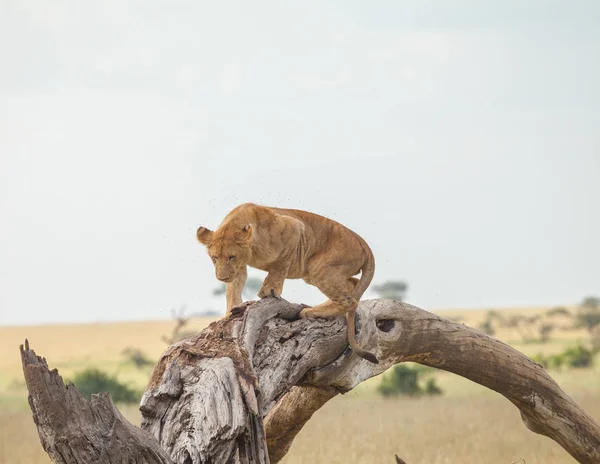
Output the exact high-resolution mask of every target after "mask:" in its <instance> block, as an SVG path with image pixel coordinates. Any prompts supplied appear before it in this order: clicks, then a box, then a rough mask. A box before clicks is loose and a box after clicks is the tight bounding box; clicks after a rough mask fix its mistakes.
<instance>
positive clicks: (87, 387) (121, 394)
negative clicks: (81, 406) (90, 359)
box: [71, 368, 142, 403]
mask: <svg viewBox="0 0 600 464" xmlns="http://www.w3.org/2000/svg"><path fill="white" fill-rule="evenodd" d="M71 382H73V384H75V386H76V387H77V390H79V391H80V392H81V394H82V395H84V396H86V397H88V398H89V397H90V396H91V395H92V393H101V392H108V393H109V394H110V397H111V399H112V400H113V401H114V402H115V403H137V402H139V401H140V398H141V396H142V395H141V393H140V392H137V391H135V390H133V389H132V388H130V387H128V386H127V385H126V384H124V383H121V382H119V381H118V380H117V378H116V377H113V376H110V375H108V374H107V373H106V372H102V371H101V370H99V369H95V368H90V369H86V370H84V371H81V372H79V373H77V374H75V377H74V378H73V380H72V381H71Z"/></svg>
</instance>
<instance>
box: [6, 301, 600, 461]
mask: <svg viewBox="0 0 600 464" xmlns="http://www.w3.org/2000/svg"><path fill="white" fill-rule="evenodd" d="M546 309H547V308H538V309H531V308H515V309H511V310H504V311H501V313H502V314H503V315H506V316H510V315H515V314H526V315H532V314H537V313H542V312H543V311H545V310H546ZM438 314H440V315H442V316H444V317H448V318H451V319H455V320H459V321H461V322H464V323H466V324H467V325H470V326H474V327H477V326H479V325H480V324H481V322H482V321H483V320H485V318H486V314H487V312H486V311H484V310H478V311H474V310H465V311H438ZM211 320H212V319H208V318H205V319H194V320H192V321H191V322H190V324H189V325H188V326H187V327H186V330H201V329H202V328H203V327H205V326H206V325H208V323H210V321H211ZM174 324H175V323H174V322H173V321H155V322H128V323H102V324H83V325H48V326H40V327H34V326H28V327H0V463H6V464H20V463H23V464H39V463H49V462H50V460H49V458H48V457H47V455H46V453H45V452H44V451H43V449H42V447H41V445H40V443H39V439H38V436H37V431H36V429H35V425H34V424H33V421H32V419H31V411H30V410H29V407H28V405H27V399H26V397H27V394H26V390H25V386H24V382H23V374H22V369H21V364H20V357H19V349H18V348H19V345H20V344H21V343H23V341H24V339H25V338H28V339H29V341H30V343H31V347H32V348H33V349H34V350H36V352H37V353H38V354H40V355H42V356H44V357H45V358H46V359H47V361H48V364H49V365H50V367H51V368H58V370H59V372H60V374H61V375H62V376H63V378H66V379H70V378H72V377H73V375H74V374H75V373H76V372H77V371H80V370H82V369H84V368H87V367H97V368H99V369H102V370H104V371H106V372H108V373H110V374H115V375H116V376H117V377H118V378H119V380H121V381H125V382H127V383H129V384H130V385H132V386H133V387H135V388H137V389H139V390H143V388H144V386H145V383H146V380H147V378H148V375H149V372H150V370H151V366H150V367H144V368H142V369H138V368H136V367H135V365H134V364H133V363H132V362H131V361H128V360H127V359H126V358H125V357H124V356H123V354H122V351H123V349H125V348H127V347H134V348H138V349H140V350H141V351H142V352H143V353H144V354H145V355H146V356H147V357H148V358H149V359H150V360H151V361H152V362H155V361H156V360H157V359H158V357H159V356H160V354H161V353H162V351H163V350H164V349H165V348H166V347H167V344H166V343H165V342H164V341H163V340H162V339H161V337H162V336H165V335H166V336H168V335H170V333H171V331H172V329H173V327H174ZM559 325H560V321H559ZM565 325H566V321H565ZM495 336H496V337H497V338H499V339H501V340H503V341H505V342H506V343H509V344H510V345H512V346H514V347H515V348H516V349H518V350H520V351H522V352H523V353H525V354H527V355H529V356H535V355H537V354H539V353H544V354H545V355H549V354H556V353H559V352H561V351H563V350H564V349H565V348H566V347H568V346H572V345H574V344H575V343H577V341H578V340H585V338H586V336H587V333H586V332H585V331H584V330H556V331H555V332H553V333H552V335H551V337H550V340H549V341H548V342H546V343H539V342H527V343H524V342H523V340H522V334H521V333H519V332H518V331H516V330H515V329H514V328H502V329H498V330H497V331H496V334H495ZM599 364H600V359H596V366H595V367H593V368H588V369H574V368H565V367H563V368H561V369H560V370H550V374H551V375H552V376H553V377H554V378H555V380H556V381H557V382H558V383H559V384H560V385H561V387H562V388H563V389H564V390H565V391H566V392H567V393H569V394H570V395H571V396H573V398H574V399H575V400H576V401H577V402H578V403H579V404H580V405H581V406H582V407H583V408H584V409H585V410H586V411H587V412H588V413H589V414H590V415H592V416H593V417H594V418H595V419H597V420H599V421H600V366H599ZM434 377H435V380H436V382H437V384H438V385H439V386H440V387H441V389H442V390H443V392H444V394H443V395H442V396H438V397H421V398H418V399H409V398H404V397H402V398H398V399H384V398H382V397H381V396H379V394H378V393H377V385H378V384H379V382H380V379H381V377H376V378H373V379H370V380H368V381H366V382H363V383H362V384H361V385H359V386H358V387H357V388H356V389H355V390H353V391H352V392H350V393H348V394H346V395H343V396H338V397H336V398H334V399H333V400H331V401H330V402H329V403H327V404H326V405H325V406H324V407H323V408H322V409H321V410H319V411H317V412H316V413H315V415H314V416H313V418H312V419H311V420H310V421H309V422H308V424H307V425H306V426H305V427H304V429H303V430H302V431H301V432H300V433H299V435H298V437H297V438H296V441H295V442H294V444H293V446H292V449H291V450H290V453H289V454H288V456H287V457H286V458H285V460H284V463H285V464H301V463H302V464H304V463H340V464H341V463H344V464H346V463H393V462H395V461H394V454H397V455H398V456H400V457H401V458H402V459H404V460H405V461H406V462H407V463H409V464H415V463H428V464H442V463H481V464H485V463H507V464H512V463H523V464H535V463H539V464H541V463H573V462H575V461H574V460H573V459H572V458H571V457H570V456H569V455H568V454H567V453H566V452H565V451H563V450H562V448H561V447H560V446H558V445H557V444H556V443H554V442H553V441H551V440H550V439H548V438H545V437H542V436H539V435H536V434H534V433H532V432H530V431H529V430H527V429H526V428H525V426H524V425H523V424H522V422H521V420H520V416H519V412H518V411H517V409H516V408H515V407H514V406H512V404H510V403H509V402H508V401H507V400H505V399H504V398H503V397H501V396H500V395H498V394H496V393H494V392H492V391H489V390H487V389H485V388H483V387H480V386H479V385H476V384H474V383H472V382H470V381H468V380H465V379H463V378H460V377H458V376H455V375H453V374H449V373H446V372H442V371H437V372H435V374H434ZM120 409H121V411H122V412H123V413H124V414H125V416H126V417H127V418H128V419H129V420H130V421H132V422H133V423H135V424H139V420H140V417H139V412H138V411H137V407H136V406H135V405H133V406H120Z"/></svg>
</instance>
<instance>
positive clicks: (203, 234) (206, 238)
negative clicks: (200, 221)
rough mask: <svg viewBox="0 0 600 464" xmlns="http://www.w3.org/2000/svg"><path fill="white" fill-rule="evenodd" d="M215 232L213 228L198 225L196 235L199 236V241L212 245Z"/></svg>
mask: <svg viewBox="0 0 600 464" xmlns="http://www.w3.org/2000/svg"><path fill="white" fill-rule="evenodd" d="M213 235H214V232H213V231H212V230H209V229H207V228H206V227H202V226H200V227H198V230H197V231H196V237H198V241H199V242H200V243H201V244H202V245H206V246H208V245H210V244H211V242H212V240H213Z"/></svg>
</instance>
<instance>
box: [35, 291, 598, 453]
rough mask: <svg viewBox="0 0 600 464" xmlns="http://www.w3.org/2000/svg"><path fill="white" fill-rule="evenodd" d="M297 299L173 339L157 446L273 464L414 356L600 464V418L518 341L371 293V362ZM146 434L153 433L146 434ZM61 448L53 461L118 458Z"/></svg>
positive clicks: (46, 437)
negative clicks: (476, 387) (62, 454)
mask: <svg viewBox="0 0 600 464" xmlns="http://www.w3.org/2000/svg"><path fill="white" fill-rule="evenodd" d="M301 309H302V306H300V305H295V304H292V303H288V302H287V301H285V300H277V299H274V298H266V299H263V300H260V301H258V302H250V303H246V304H244V305H242V306H241V307H240V308H237V309H235V310H234V313H233V314H232V316H231V317H230V318H229V319H227V320H224V319H223V320H219V321H215V322H213V323H212V324H211V325H210V326H209V327H207V328H206V329H205V330H203V331H202V332H201V333H199V334H196V335H193V336H190V337H188V338H186V339H184V340H181V341H179V342H178V343H176V344H174V345H172V346H171V347H169V348H168V349H167V351H165V353H163V355H162V357H161V359H160V361H159V363H158V365H157V366H156V367H155V369H154V372H153V374H152V377H151V379H150V382H149V384H148V387H147V389H146V392H145V394H144V396H143V398H142V401H141V406H140V410H141V412H142V417H143V420H142V429H144V430H145V431H148V432H150V433H151V435H153V436H154V437H155V438H156V440H157V441H158V442H156V441H155V442H154V448H152V450H156V449H157V448H158V449H159V450H161V449H162V450H164V451H165V452H166V454H167V455H168V456H170V458H171V459H172V460H173V461H174V462H176V463H178V464H179V463H181V464H195V463H208V462H224V463H240V464H246V463H259V464H260V463H268V462H271V463H276V462H278V461H279V460H280V459H281V458H282V457H283V456H284V455H285V454H286V453H287V451H288V450H289V448H290V446H291V444H292V442H293V440H294V438H295V436H296V434H297V433H298V432H299V431H300V430H301V428H302V427H303V425H304V424H305V423H306V422H307V421H308V420H309V419H310V417H311V416H312V414H313V413H314V412H315V411H316V410H317V409H319V408H320V407H321V406H322V405H323V404H325V403H326V402H327V401H328V400H329V399H331V398H332V397H334V396H335V395H336V394H338V393H340V392H341V393H344V392H346V391H348V390H350V389H352V388H354V387H355V386H356V385H357V384H358V383H360V382H362V381H363V380H365V379H367V378H369V377H372V376H374V375H377V374H379V373H381V372H383V371H384V370H385V369H387V368H389V367H390V366H392V365H393V364H395V363H398V362H403V361H414V362H419V363H421V364H425V365H429V366H432V367H436V368H439V369H444V370H447V371H450V372H454V373H456V374H458V375H461V376H463V377H466V378H468V379H470V380H472V381H474V382H477V383H480V384H481V385H484V386H486V387H488V388H491V389H493V390H495V391H497V392H499V393H500V394H502V395H504V396H505V397H506V398H507V399H509V400H510V401H511V402H512V403H513V404H514V405H515V406H517V407H518V408H519V410H520V411H521V415H522V417H523V420H524V422H525V424H526V425H527V427H529V428H530V429H531V430H533V431H534V432H537V433H541V434H543V435H546V436H548V437H550V438H552V439H553V440H555V441H556V442H558V443H559V444H560V445H561V446H562V447H563V448H565V449H566V450H567V451H568V452H569V453H570V454H571V455H572V456H573V457H574V458H575V459H576V460H577V461H578V462H580V463H590V464H591V463H598V462H600V427H599V426H598V424H597V423H596V422H594V420H593V419H592V418H591V417H590V416H588V415H587V414H586V413H585V412H584V411H583V410H582V409H581V408H579V406H578V405H577V404H576V403H575V402H574V401H573V400H572V399H571V398H570V397H569V396H568V395H566V394H565V393H564V392H563V391H562V390H561V389H560V388H559V387H558V385H557V384H556V383H555V382H554V380H553V379H552V378H551V377H550V376H549V375H548V374H547V373H546V371H544V369H543V368H542V367H541V366H539V365H537V364H536V363H535V362H533V361H532V360H531V359H529V358H528V357H526V356H525V355H523V354H521V353H519V352H518V351H516V350H514V349H513V348H511V347H510V346H508V345H506V344H504V343H502V342H500V341H498V340H496V339H494V338H491V337H488V336H487V335H485V334H483V333H482V332H480V331H478V330H475V329H472V328H469V327H466V326H464V325H462V324H456V323H454V322H451V321H448V320H446V319H443V318H440V317H438V316H435V315H434V314H431V313H429V312H427V311H424V310H422V309H419V308H416V307H414V306H411V305H408V304H404V303H399V302H396V301H393V300H367V301H363V302H361V304H360V306H359V309H358V311H357V338H358V340H359V343H360V344H361V346H363V347H364V348H365V349H368V350H369V351H372V352H374V353H376V355H377V358H378V359H379V360H380V364H372V363H369V362H368V361H366V360H364V359H362V358H359V357H357V356H356V355H354V354H353V353H352V351H351V350H350V349H349V348H348V345H347V341H346V326H345V319H344V318H343V317H340V318H336V319H316V320H314V319H313V320H304V319H300V320H299V319H297V316H298V313H299V312H300V310H301ZM27 352H28V350H25V353H27ZM26 357H27V356H25V355H24V357H23V359H24V361H23V362H24V366H25V359H26ZM44 366H45V363H44ZM46 370H47V369H46ZM54 372H55V371H54ZM55 376H56V377H58V375H57V374H56V373H55ZM25 377H26V380H27V379H28V374H27V371H26V374H25ZM29 378H31V374H29ZM58 378H59V377H58ZM59 379H60V378H59ZM37 382H38V384H39V380H38V381H37ZM30 383H31V382H30V380H27V385H28V388H29V391H30V395H31V397H32V398H33V399H32V400H30V402H31V404H32V410H33V411H34V417H37V418H38V419H36V420H37V421H38V423H40V421H45V422H44V423H45V424H46V426H45V427H40V426H38V431H39V432H40V439H41V440H42V443H43V444H44V447H45V449H49V448H47V446H48V445H47V443H51V444H52V443H55V442H56V441H57V438H56V437H57V436H64V435H61V434H62V429H61V427H63V428H64V426H62V425H60V424H53V423H51V421H50V420H49V419H48V418H47V417H45V416H47V415H48V414H47V412H46V411H47V410H48V411H49V410H50V408H59V407H64V405H63V404H62V403H60V402H59V406H57V405H54V406H53V405H52V404H51V401H49V402H45V403H44V402H43V401H40V400H39V399H38V400H35V398H36V397H39V396H41V397H44V396H48V394H47V393H44V388H43V385H41V384H40V385H38V386H37V387H35V388H32V385H30ZM34 383H35V382H34ZM60 385H62V381H61V382H60ZM62 388H63V389H64V386H63V387H62ZM69 390H74V389H73V387H69ZM93 398H94V397H93ZM104 398H106V397H104ZM107 400H108V399H107ZM78 401H80V400H78ZM82 401H85V400H83V399H82ZM96 401H98V400H96ZM93 402H94V399H92V403H93ZM63 403H64V401H63ZM78 404H80V403H78ZM34 406H35V408H34ZM111 406H112V405H111ZM88 407H89V405H88ZM113 409H114V408H113ZM114 411H116V410H114ZM65 414H67V413H65ZM65 414H63V416H62V417H63V419H64V418H66V417H67V416H65ZM113 414H114V413H113ZM116 414H118V412H116ZM116 414H115V415H116ZM117 417H120V414H119V415H118V416H117ZM92 418H93V417H91V418H90V417H88V416H86V419H85V420H87V419H92ZM122 421H124V419H122V417H120V419H119V424H121V422H122ZM78 422H81V423H83V422H84V418H82V419H81V420H80V421H78ZM90 424H92V425H90V427H92V428H94V427H97V426H98V425H97V424H95V423H92V422H90ZM80 426H81V425H80ZM133 429H135V428H134V427H133V426H129V427H125V426H120V429H119V433H120V434H124V435H122V437H121V438H120V440H121V441H123V442H129V440H130V438H129V437H134V438H133V440H134V443H138V442H135V440H136V439H137V440H141V438H139V437H137V436H136V435H135V434H134V430H133ZM57 432H60V433H57ZM99 434H100V435H101V433H100V432H99ZM140 437H142V438H143V439H144V440H147V439H148V434H146V435H140ZM113 441H114V440H113ZM65 443H66V444H67V445H68V446H69V448H70V449H73V448H77V447H79V446H80V442H78V441H74V440H73V441H72V440H71V439H70V438H68V437H67V438H66V440H65ZM115 443H117V444H118V443H119V440H116V441H115ZM140 443H141V441H140ZM157 445H159V446H157ZM150 446H151V445H150V444H148V447H150ZM49 454H51V453H50V451H49ZM153 455H156V456H160V457H161V459H163V458H162V456H163V455H160V454H156V453H155V452H154V454H153ZM55 456H56V454H54V455H53V454H51V457H53V459H55V461H56V462H68V463H71V462H73V463H78V462H122V461H94V460H88V461H77V460H65V459H63V460H62V461H60V460H56V457H55ZM124 462H127V461H124ZM132 462H170V461H160V460H155V461H132Z"/></svg>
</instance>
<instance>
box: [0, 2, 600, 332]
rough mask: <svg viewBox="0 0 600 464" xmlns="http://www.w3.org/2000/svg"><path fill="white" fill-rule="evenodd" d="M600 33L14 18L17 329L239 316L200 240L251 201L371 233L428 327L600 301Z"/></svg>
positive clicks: (10, 179)
mask: <svg viewBox="0 0 600 464" xmlns="http://www.w3.org/2000/svg"><path fill="white" fill-rule="evenodd" d="M599 16H600V3H599V2H597V0H590V1H577V0H573V1H568V2H567V1H549V0H548V1H541V0H528V1H527V2H524V1H522V0H509V1H503V2H491V1H484V0H480V1H467V0H462V1H453V2H449V1H445V0H438V1H425V0H404V1H393V0H391V1H378V2H368V3H367V2H358V1H353V2H351V1H348V0H340V1H335V2H333V1H330V2H323V1H312V2H301V3H296V2H294V3H292V2H281V1H269V2H266V1H259V2H242V1H240V2H228V1H219V2H214V1H211V2H207V1H206V2H183V1H171V2H158V1H154V0H153V1H148V0H144V1H137V2H132V1H123V0H111V1H103V2H91V1H82V0H61V1H53V2H48V1H47V0H31V1H24V0H18V1H13V0H3V1H2V2H0V59H1V62H0V66H1V69H0V71H1V72H0V217H1V223H0V324H21V323H28V324H29V323H46V322H68V321H100V320H101V321H107V320H122V319H156V318H167V317H170V315H169V311H170V309H171V308H172V307H179V306H180V305H182V304H187V305H188V308H189V310H190V311H199V310H203V309H207V308H214V309H218V310H220V311H223V312H224V309H225V301H224V298H221V299H219V298H214V297H212V296H211V290H212V288H213V287H214V286H215V285H216V283H217V282H216V280H215V277H214V271H213V266H212V263H211V262H210V259H209V258H208V257H207V255H206V252H205V249H204V248H203V247H202V246H201V245H200V244H198V243H197V242H196V239H195V231H196V229H197V227H198V226H199V225H201V224H202V225H205V226H207V227H210V228H214V227H216V226H217V225H218V224H219V222H220V220H221V219H222V218H223V216H224V215H225V214H226V213H227V212H228V211H229V210H231V209H232V208H233V207H234V206H236V205H237V204H239V203H243V202H248V201H252V202H258V203H262V204H265V205H268V206H280V207H292V208H300V209H306V210H309V211H313V212H316V213H319V214H323V215H326V216H329V217H331V218H333V219H336V220H338V221H340V222H342V223H343V224H345V225H347V226H348V227H350V228H351V229H353V230H355V231H356V232H358V233H359V234H360V235H362V236H363V237H364V238H365V239H366V240H367V242H368V243H369V244H370V245H371V247H372V248H373V251H374V253H375V256H376V262H377V270H376V274H375V281H376V282H377V281H379V282H381V281H383V280H386V279H405V280H406V281H407V282H408V283H409V287H410V288H409V292H408V301H409V302H411V303H413V304H416V305H418V306H421V307H423V308H426V309H430V310H434V311H435V310H436V309H441V308H475V307H485V308H490V307H505V306H512V305H519V306H524V305H555V304H557V305H558V304H570V303H576V302H578V301H580V300H581V299H582V298H583V297H584V296H586V295H589V294H598V293H600V181H599V179H600V85H599V83H600V28H599V27H598V17H599ZM251 275H252V272H251ZM254 275H259V276H260V275H264V274H262V273H257V272H254ZM283 295H284V297H286V298H287V299H289V300H293V301H298V302H301V301H303V302H306V303H309V304H311V303H313V304H314V303H317V302H319V301H321V300H322V299H323V296H322V295H321V294H320V293H319V292H318V290H316V289H315V288H312V287H309V286H308V285H307V284H305V283H304V282H302V281H288V282H287V283H286V284H285V287H284V294H283ZM365 296H373V295H372V294H367V295H365Z"/></svg>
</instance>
